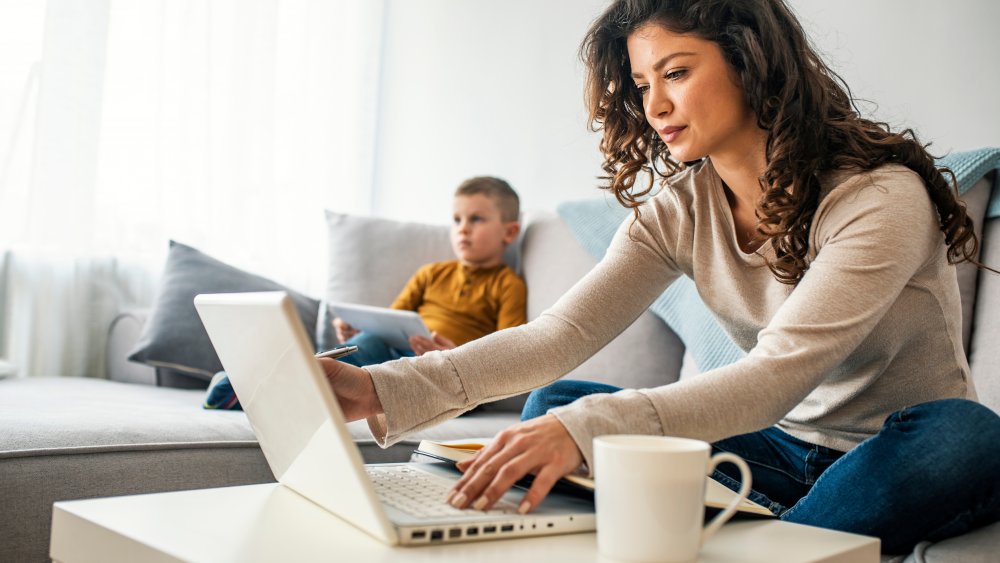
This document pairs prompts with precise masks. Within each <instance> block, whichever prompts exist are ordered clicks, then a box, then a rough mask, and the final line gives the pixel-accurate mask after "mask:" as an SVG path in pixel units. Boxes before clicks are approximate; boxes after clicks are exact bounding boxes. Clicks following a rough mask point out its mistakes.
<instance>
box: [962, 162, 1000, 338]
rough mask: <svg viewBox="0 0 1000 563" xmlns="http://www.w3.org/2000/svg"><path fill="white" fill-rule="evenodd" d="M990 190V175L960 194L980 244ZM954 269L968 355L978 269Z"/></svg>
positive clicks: (964, 264)
mask: <svg viewBox="0 0 1000 563" xmlns="http://www.w3.org/2000/svg"><path fill="white" fill-rule="evenodd" d="M992 190H993V179H992V177H991V175H987V176H985V177H983V178H980V179H979V181H978V182H976V183H975V184H973V185H972V187H971V188H969V189H968V190H967V191H966V192H965V193H963V194H962V200H963V201H964V202H965V206H966V210H967V212H968V214H969V217H971V218H972V221H973V222H974V223H975V233H976V237H977V238H978V239H979V241H980V242H982V240H983V221H985V217H986V208H987V206H988V205H989V202H990V194H991V192H992ZM982 249H983V247H982V244H980V247H979V250H980V254H979V255H977V256H976V258H979V257H980V256H981V255H982ZM955 268H956V272H957V274H958V290H959V293H960V294H961V296H962V345H963V346H965V353H966V354H968V353H969V346H970V345H971V337H972V319H973V314H974V312H975V309H976V282H977V280H978V278H979V268H977V267H976V265H975V264H970V263H969V262H962V263H961V264H958V265H957V266H955Z"/></svg>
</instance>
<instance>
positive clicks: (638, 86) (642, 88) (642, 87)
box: [635, 84, 649, 96]
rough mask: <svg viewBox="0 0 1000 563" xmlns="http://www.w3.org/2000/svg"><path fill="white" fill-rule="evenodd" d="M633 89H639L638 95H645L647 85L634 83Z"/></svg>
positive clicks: (647, 88)
mask: <svg viewBox="0 0 1000 563" xmlns="http://www.w3.org/2000/svg"><path fill="white" fill-rule="evenodd" d="M635 89H636V90H638V91H639V95H640V96H645V95H646V92H649V86H648V85H646V84H636V85H635Z"/></svg>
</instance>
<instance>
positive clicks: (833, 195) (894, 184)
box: [816, 164, 936, 224]
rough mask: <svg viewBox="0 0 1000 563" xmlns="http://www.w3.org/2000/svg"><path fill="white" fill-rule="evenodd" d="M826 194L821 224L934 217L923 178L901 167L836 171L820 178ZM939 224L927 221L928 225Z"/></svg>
mask: <svg viewBox="0 0 1000 563" xmlns="http://www.w3.org/2000/svg"><path fill="white" fill-rule="evenodd" d="M820 181H821V184H822V186H823V192H822V194H821V201H820V204H819V207H818V208H817V210H816V218H817V220H818V221H819V222H820V223H824V222H826V223H837V222H841V221H853V218H855V217H859V216H867V217H869V218H871V219H872V220H874V221H879V220H889V219H890V218H894V219H893V220H894V221H895V220H899V221H910V220H913V219H924V218H928V217H933V216H935V208H934V204H933V202H931V199H930V196H929V195H928V193H927V188H926V187H925V185H924V180H923V178H921V177H920V175H919V174H917V173H916V172H914V171H913V170H912V169H910V168H907V167H906V166H903V165H901V164H884V165H881V166H879V167H877V168H873V169H871V170H837V171H834V172H831V173H828V174H825V175H823V176H822V177H821V180H820ZM931 223H934V224H936V222H932V221H928V224H931Z"/></svg>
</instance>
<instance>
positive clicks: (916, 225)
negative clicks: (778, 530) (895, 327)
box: [552, 171, 944, 467]
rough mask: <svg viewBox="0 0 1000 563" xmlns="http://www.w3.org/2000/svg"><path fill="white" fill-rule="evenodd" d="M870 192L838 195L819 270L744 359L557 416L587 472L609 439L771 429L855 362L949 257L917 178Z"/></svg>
mask: <svg viewBox="0 0 1000 563" xmlns="http://www.w3.org/2000/svg"><path fill="white" fill-rule="evenodd" d="M883 181H884V184H885V185H879V183H880V182H883ZM862 183H863V184H865V185H862V186H860V187H859V186H858V185H857V184H858V182H856V183H854V185H853V186H851V187H850V188H853V189H849V188H844V189H841V188H837V189H836V190H834V192H833V193H831V194H830V196H828V197H827V198H825V199H824V200H823V203H822V204H821V206H820V208H819V209H818V210H817V213H816V218H815V219H814V226H813V235H812V236H813V238H812V240H811V244H812V245H813V248H814V249H815V255H814V258H813V260H812V262H811V264H810V266H809V269H808V270H807V272H806V274H805V275H804V277H803V279H802V280H801V281H800V282H799V284H798V286H797V287H796V288H795V289H794V290H793V291H792V292H791V294H790V295H789V297H788V298H787V300H785V301H784V302H783V303H782V305H781V306H780V307H779V308H778V310H777V313H776V314H775V315H774V316H773V317H772V318H771V320H770V322H769V323H768V324H767V326H766V327H765V328H764V329H763V330H761V331H760V333H759V334H758V336H757V344H756V346H754V347H753V349H752V350H750V352H749V354H748V355H747V356H746V357H745V358H744V359H742V360H740V361H738V362H735V363H733V364H730V365H728V366H724V367H721V368H718V369H715V370H711V371H708V372H705V373H703V374H701V375H699V376H698V377H695V378H691V379H686V380H682V381H680V382H677V383H674V384H671V385H666V386H662V387H657V388H654V389H645V390H638V391H623V392H620V393H616V394H613V395H595V396H590V397H585V398H583V399H581V400H579V401H576V402H575V403H572V404H571V405H568V406H565V407H560V408H558V409H553V411H552V412H553V413H554V414H555V415H556V416H557V417H558V418H559V420H560V421H562V422H563V424H564V425H565V426H566V427H567V429H568V430H569V431H570V434H571V435H572V436H573V438H574V440H575V441H576V443H577V445H578V446H579V447H580V450H581V451H582V452H583V454H584V457H585V459H586V462H587V464H588V466H590V467H592V461H593V457H592V445H591V442H592V440H593V438H594V437H595V436H598V435H601V434H609V433H650V434H666V435H671V436H682V437H691V438H697V439H701V440H705V441H708V442H714V441H717V440H720V439H723V438H727V437H730V436H735V435H739V434H743V433H747V432H753V431H757V430H760V429H762V428H766V427H768V426H771V425H773V424H775V423H776V422H778V421H779V420H780V419H781V418H782V417H783V416H784V415H785V414H786V413H788V412H789V411H790V410H791V409H792V408H793V407H795V406H796V405H798V404H799V403H800V402H801V401H803V399H804V398H805V397H806V396H807V395H809V393H811V392H812V391H813V390H814V389H816V387H817V386H819V385H820V383H821V382H822V381H823V379H824V377H825V376H826V375H827V374H828V373H830V371H831V370H833V369H834V368H835V367H836V366H838V365H839V364H840V363H841V362H842V361H844V359H845V358H846V357H847V356H848V355H849V354H850V353H851V351H852V350H854V349H855V348H856V347H857V346H858V345H859V343H861V342H862V341H863V340H864V339H865V338H866V337H867V336H868V335H869V334H870V333H871V331H872V329H873V328H874V326H875V325H876V323H878V322H879V320H880V319H881V318H882V317H883V315H885V313H886V311H887V310H888V309H889V308H890V307H891V306H892V304H893V303H894V301H895V300H896V299H897V298H898V296H899V295H900V293H901V292H902V290H903V288H904V287H905V286H906V285H907V284H908V283H909V282H910V280H911V278H913V276H914V274H915V273H916V272H918V271H919V270H920V269H921V268H922V267H923V266H924V265H925V264H926V263H928V262H929V261H930V260H932V259H935V257H936V256H938V253H941V252H944V246H943V245H942V241H943V239H942V236H941V232H940V231H939V229H938V226H937V215H936V213H935V210H934V208H933V206H932V204H931V202H930V200H929V198H928V197H927V195H926V191H925V189H924V187H923V184H922V182H921V181H920V180H919V178H918V177H916V176H915V175H914V174H913V173H912V172H909V171H907V172H894V173H892V175H883V176H881V177H880V178H879V179H876V180H875V181H874V182H871V183H868V182H862ZM650 412H652V413H654V416H653V420H652V421H651V420H648V419H647V418H646V417H647V414H648V413H650Z"/></svg>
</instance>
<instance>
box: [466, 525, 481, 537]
mask: <svg viewBox="0 0 1000 563" xmlns="http://www.w3.org/2000/svg"><path fill="white" fill-rule="evenodd" d="M465 535H467V536H478V535H479V528H477V527H475V526H469V527H468V528H466V529H465Z"/></svg>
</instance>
